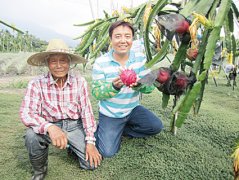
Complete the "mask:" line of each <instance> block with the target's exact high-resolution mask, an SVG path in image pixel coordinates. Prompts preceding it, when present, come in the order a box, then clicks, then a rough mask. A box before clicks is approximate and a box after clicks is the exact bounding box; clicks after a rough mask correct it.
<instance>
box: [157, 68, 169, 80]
mask: <svg viewBox="0 0 239 180" xmlns="http://www.w3.org/2000/svg"><path fill="white" fill-rule="evenodd" d="M170 76H171V75H170V70H169V69H167V68H159V71H158V77H157V81H158V82H159V83H161V84H164V83H165V82H167V80H168V79H169V78H170Z"/></svg>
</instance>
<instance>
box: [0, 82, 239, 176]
mask: <svg viewBox="0 0 239 180" xmlns="http://www.w3.org/2000/svg"><path fill="white" fill-rule="evenodd" d="M224 84H226V80H225V79H219V80H218V87H215V85H214V84H213V81H212V80H211V79H209V84H208V85H207V86H206V91H205V97H204V100H203V103H202V107H201V109H200V112H199V115H198V116H193V115H192V114H190V115H189V117H188V119H187V120H186V121H185V124H183V126H182V128H180V129H178V131H177V136H173V135H172V133H171V132H170V131H169V130H170V110H171V108H170V107H168V108H167V109H166V110H162V108H161V97H162V96H161V94H160V93H159V92H158V91H157V90H155V91H154V92H153V93H152V94H150V95H144V96H143V99H142V104H143V105H144V106H146V107H147V108H149V109H150V110H152V111H153V112H154V113H156V114H157V115H158V116H159V117H161V119H162V121H163V123H164V125H165V130H164V131H163V132H162V133H160V134H159V135H157V136H154V137H150V138H143V139H128V138H123V141H122V145H121V150H120V152H119V153H118V154H117V155H116V156H115V157H113V158H110V159H105V160H104V161H103V162H102V164H101V166H100V167H99V168H98V169H97V170H95V171H85V170H82V169H80V168H79V165H78V163H77V162H76V161H75V160H73V159H72V158H71V157H69V156H68V155H67V152H66V151H63V150H58V149H56V148H54V147H51V148H50V151H49V172H48V176H47V178H46V179H49V180H55V179H82V180H91V179H92V180H93V179H94V180H95V179H97V180H107V179H109V180H118V179H119V180H121V179H122V180H124V179H125V180H134V179H140V180H141V179H170V180H171V179H183V180H188V179H197V180H198V179H202V180H204V179H217V180H218V179H221V180H225V179H233V171H232V159H231V157H230V156H231V154H232V151H233V147H234V145H235V143H236V140H237V139H238V137H239V126H238V124H239V123H238V121H239V119H238V110H239V91H238V87H237V88H236V89H235V90H234V91H232V88H231V87H226V86H225V85H224ZM22 97H23V94H17V93H11V94H10V93H0V102H1V103H0V120H1V123H0V144H1V148H0V177H1V179H4V180H5V179H6V180H8V179H9V180H12V179H17V180H21V179H22V180H25V179H30V177H31V166H30V163H29V160H28V155H27V151H26V149H25V146H24V141H23V135H24V132H25V127H24V126H23V124H22V123H21V122H20V120H19V115H18V111H19V106H20V103H21V100H22ZM92 105H93V109H94V113H95V115H96V117H97V102H96V101H95V100H94V99H92ZM170 105H171V104H170Z"/></svg>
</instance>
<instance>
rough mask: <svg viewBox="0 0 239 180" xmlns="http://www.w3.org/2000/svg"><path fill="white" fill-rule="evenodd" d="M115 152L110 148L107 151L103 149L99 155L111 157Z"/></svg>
mask: <svg viewBox="0 0 239 180" xmlns="http://www.w3.org/2000/svg"><path fill="white" fill-rule="evenodd" d="M116 153H117V152H115V151H111V150H108V151H103V152H101V155H102V156H103V157H105V158H111V157H113V156H114V155H115V154H116Z"/></svg>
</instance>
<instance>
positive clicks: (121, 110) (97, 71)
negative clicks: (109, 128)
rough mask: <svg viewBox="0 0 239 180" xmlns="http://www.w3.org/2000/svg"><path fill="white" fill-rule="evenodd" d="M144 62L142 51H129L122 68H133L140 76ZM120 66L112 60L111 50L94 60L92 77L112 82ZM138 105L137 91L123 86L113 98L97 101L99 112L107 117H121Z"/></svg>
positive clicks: (117, 74)
mask: <svg viewBox="0 0 239 180" xmlns="http://www.w3.org/2000/svg"><path fill="white" fill-rule="evenodd" d="M145 62H146V57H145V55H144V54H143V53H141V52H134V51H130V54H129V59H128V61H127V63H126V65H125V67H124V68H127V69H133V70H134V71H135V72H136V74H137V75H138V77H139V78H141V77H142V76H143V75H144V74H145V73H146V71H145V67H144V64H145ZM121 68H123V67H122V66H121V65H120V64H119V63H118V62H117V61H116V60H114V58H113V50H111V51H109V52H108V53H106V54H104V55H103V56H101V57H99V58H97V59H96V60H95V63H94V65H93V73H92V78H93V80H101V81H106V82H112V81H113V80H114V79H115V78H116V77H118V76H119V74H120V69H121ZM138 105H139V92H138V91H134V90H133V89H132V88H129V87H126V86H123V87H122V88H121V90H120V92H119V93H118V94H117V95H116V96H114V97H113V98H109V99H104V100H100V101H99V112H100V113H102V114H104V115H106V116H108V117H113V118H123V117H125V116H127V115H128V114H129V113H130V112H131V111H132V110H133V109H134V108H135V107H136V106H138Z"/></svg>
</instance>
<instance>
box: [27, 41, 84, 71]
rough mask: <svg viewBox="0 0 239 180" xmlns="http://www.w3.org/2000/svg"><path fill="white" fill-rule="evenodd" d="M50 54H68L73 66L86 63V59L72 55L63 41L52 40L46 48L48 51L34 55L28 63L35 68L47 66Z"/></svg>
mask: <svg viewBox="0 0 239 180" xmlns="http://www.w3.org/2000/svg"><path fill="white" fill-rule="evenodd" d="M50 54H66V55H69V56H70V57H71V64H79V63H85V62H86V59H84V58H83V57H80V56H78V55H76V54H73V53H71V51H70V49H69V47H68V46H67V45H66V43H65V42H64V41H63V40H61V39H52V40H50V41H49V44H48V46H47V48H46V51H43V52H39V53H36V54H33V55H32V56H31V57H29V58H28V60H27V63H28V64H30V65H33V66H46V57H47V56H49V55H50Z"/></svg>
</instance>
